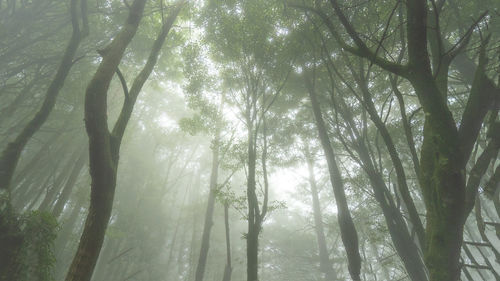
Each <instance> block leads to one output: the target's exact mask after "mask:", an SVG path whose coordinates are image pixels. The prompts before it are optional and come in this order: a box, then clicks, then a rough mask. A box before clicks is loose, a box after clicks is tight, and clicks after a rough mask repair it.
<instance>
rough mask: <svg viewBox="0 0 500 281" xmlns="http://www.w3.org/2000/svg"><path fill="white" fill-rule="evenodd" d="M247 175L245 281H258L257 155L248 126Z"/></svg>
mask: <svg viewBox="0 0 500 281" xmlns="http://www.w3.org/2000/svg"><path fill="white" fill-rule="evenodd" d="M247 133H248V175H247V177H248V178H247V200H248V233H247V236H246V244H247V281H258V280H259V277H258V276H259V274H258V272H259V260H258V257H259V233H260V211H259V202H258V199H257V194H256V182H255V168H256V163H257V155H256V151H255V149H256V148H255V139H254V134H255V132H254V129H253V128H252V126H251V125H248V131H247Z"/></svg>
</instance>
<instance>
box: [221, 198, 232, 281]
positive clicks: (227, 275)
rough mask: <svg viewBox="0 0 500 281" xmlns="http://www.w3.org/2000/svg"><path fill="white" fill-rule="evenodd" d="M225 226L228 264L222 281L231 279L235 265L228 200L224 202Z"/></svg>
mask: <svg viewBox="0 0 500 281" xmlns="http://www.w3.org/2000/svg"><path fill="white" fill-rule="evenodd" d="M224 228H225V232H226V266H225V267H224V277H223V278H222V281H231V273H232V272H233V267H232V265H231V236H230V234H231V233H230V231H229V204H228V203H227V202H225V203H224Z"/></svg>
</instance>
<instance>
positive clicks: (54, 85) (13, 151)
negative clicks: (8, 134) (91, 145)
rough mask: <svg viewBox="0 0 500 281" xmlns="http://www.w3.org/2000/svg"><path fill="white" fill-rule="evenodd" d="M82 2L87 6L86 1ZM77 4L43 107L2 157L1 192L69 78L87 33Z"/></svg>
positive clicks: (7, 187)
mask: <svg viewBox="0 0 500 281" xmlns="http://www.w3.org/2000/svg"><path fill="white" fill-rule="evenodd" d="M81 1H82V3H84V4H85V5H86V0H81ZM77 2H78V0H72V1H71V8H70V13H71V22H72V25H73V33H72V34H71V39H70V41H69V43H68V46H67V47H66V50H65V52H64V54H63V58H62V60H61V63H60V64H59V68H58V69H57V73H56V75H55V77H54V79H53V80H52V82H51V83H50V85H49V87H48V89H47V92H46V95H45V99H44V101H43V104H42V107H41V108H40V109H39V110H38V112H37V113H36V114H35V116H34V117H33V118H32V119H31V120H30V121H29V122H28V124H27V125H26V126H25V127H24V128H23V130H22V131H21V133H19V135H17V137H16V138H15V140H14V141H13V142H11V143H9V144H8V145H7V147H6V148H5V149H4V150H3V151H2V154H1V155H0V190H9V189H10V183H11V180H12V177H13V175H14V171H15V169H16V167H17V163H18V162H19V158H20V157H21V152H22V151H23V149H24V147H25V146H26V144H27V143H28V141H29V140H30V139H31V137H32V136H33V135H34V134H35V133H36V132H37V131H38V130H39V129H40V127H41V126H42V125H43V124H44V123H45V121H46V120H47V118H48V117H49V114H50V113H51V112H52V109H53V108H54V106H55V104H56V99H57V96H58V95H59V92H60V91H61V89H62V87H63V85H64V81H65V80H66V77H68V74H69V71H70V69H71V67H72V66H73V57H74V56H75V54H76V50H77V49H78V46H79V45H80V42H81V40H82V38H83V37H84V36H85V35H86V33H87V30H86V29H85V28H86V27H85V26H84V29H85V30H81V29H80V26H79V22H78V15H77V13H78V8H77ZM82 7H83V5H82ZM85 12H86V11H85V10H83V9H82V15H83V17H85Z"/></svg>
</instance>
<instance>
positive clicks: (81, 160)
mask: <svg viewBox="0 0 500 281" xmlns="http://www.w3.org/2000/svg"><path fill="white" fill-rule="evenodd" d="M86 162H87V155H86V153H85V150H82V153H81V154H80V156H79V157H78V159H77V160H76V163H75V164H74V166H73V169H72V170H71V174H70V175H69V177H68V180H67V181H66V183H65V184H64V187H63V189H62V191H61V193H60V194H59V196H58V197H57V200H56V203H55V204H54V207H53V208H52V211H51V213H52V215H53V216H54V217H56V218H58V217H59V216H60V215H61V213H62V210H63V208H64V205H65V204H66V203H67V201H68V198H69V196H70V195H71V192H72V191H73V188H74V187H75V184H76V181H77V179H78V176H79V175H80V173H81V171H82V170H83V166H84V165H85V163H86Z"/></svg>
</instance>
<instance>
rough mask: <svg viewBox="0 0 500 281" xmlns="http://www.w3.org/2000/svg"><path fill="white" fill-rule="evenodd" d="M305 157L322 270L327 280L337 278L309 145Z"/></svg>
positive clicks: (330, 280)
mask: <svg viewBox="0 0 500 281" xmlns="http://www.w3.org/2000/svg"><path fill="white" fill-rule="evenodd" d="M305 157H306V163H307V168H308V170H309V185H310V186H311V196H312V202H313V212H314V230H315V231H316V240H317V242H318V250H319V267H320V271H321V272H322V273H324V274H325V280H328V281H332V280H337V275H336V273H335V271H334V270H333V266H332V261H331V260H330V257H329V253H328V248H327V246H326V238H325V231H324V228H323V214H322V213H321V206H320V202H319V195H318V188H317V185H316V178H315V176H314V159H313V156H312V155H311V152H310V151H309V147H308V146H307V145H306V147H305Z"/></svg>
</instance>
